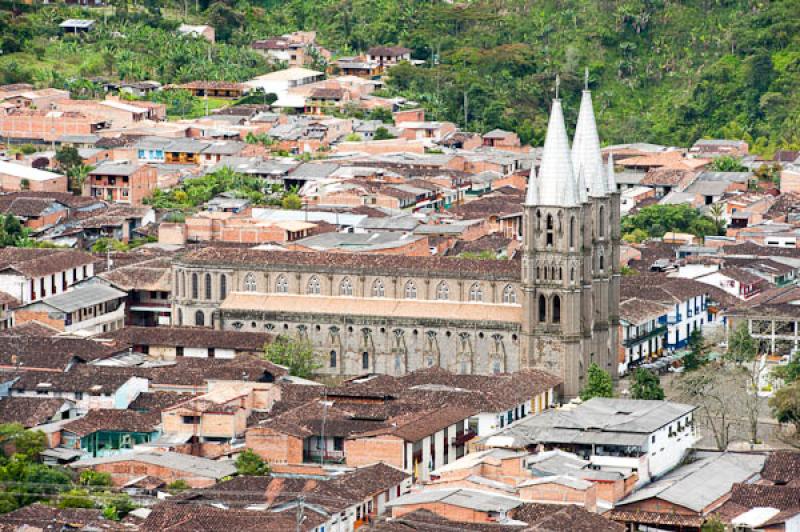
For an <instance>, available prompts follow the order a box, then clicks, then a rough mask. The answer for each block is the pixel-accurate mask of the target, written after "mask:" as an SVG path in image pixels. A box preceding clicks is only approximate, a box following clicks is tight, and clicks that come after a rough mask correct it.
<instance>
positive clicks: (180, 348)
mask: <svg viewBox="0 0 800 532" xmlns="http://www.w3.org/2000/svg"><path fill="white" fill-rule="evenodd" d="M175 356H176V357H182V356H183V346H182V345H179V346H176V347H175Z"/></svg>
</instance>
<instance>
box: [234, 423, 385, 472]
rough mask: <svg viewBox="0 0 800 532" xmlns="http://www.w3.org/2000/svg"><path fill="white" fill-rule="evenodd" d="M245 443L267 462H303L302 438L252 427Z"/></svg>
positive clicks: (264, 428) (246, 435)
mask: <svg viewBox="0 0 800 532" xmlns="http://www.w3.org/2000/svg"><path fill="white" fill-rule="evenodd" d="M245 444H246V446H247V448H248V449H252V450H253V452H254V453H256V454H257V455H259V456H260V457H261V458H263V459H264V460H266V461H267V462H277V463H279V464H302V463H303V440H302V439H300V438H297V437H295V436H291V435H289V434H285V433H282V432H278V431H276V430H272V429H270V428H266V427H253V428H251V429H249V430H248V431H247V433H246V434H245ZM374 461H375V460H373V462H374Z"/></svg>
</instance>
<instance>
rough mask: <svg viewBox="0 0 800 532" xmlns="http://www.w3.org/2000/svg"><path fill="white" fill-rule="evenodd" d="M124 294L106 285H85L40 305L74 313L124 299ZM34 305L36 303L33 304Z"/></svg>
mask: <svg viewBox="0 0 800 532" xmlns="http://www.w3.org/2000/svg"><path fill="white" fill-rule="evenodd" d="M125 296H126V293H125V292H123V291H122V290H117V289H116V288H112V287H110V286H108V285H106V284H102V283H94V284H87V285H83V286H80V287H78V288H75V289H73V290H70V291H69V292H64V293H63V294H57V295H55V296H50V297H48V298H46V299H43V300H42V301H41V303H44V304H46V305H49V306H51V307H53V308H56V309H58V310H60V311H62V312H75V311H76V310H79V309H82V308H86V307H90V306H92V305H98V304H100V303H104V302H106V301H111V300H112V299H117V298H120V297H125ZM34 304H36V303H34Z"/></svg>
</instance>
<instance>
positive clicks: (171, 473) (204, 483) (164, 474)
mask: <svg viewBox="0 0 800 532" xmlns="http://www.w3.org/2000/svg"><path fill="white" fill-rule="evenodd" d="M91 469H94V470H95V471H98V472H101V473H108V474H110V475H111V482H112V483H113V484H114V486H122V485H124V484H126V483H128V482H130V481H131V480H133V479H135V478H137V477H141V476H142V475H150V476H153V477H156V478H160V479H161V480H163V481H164V482H165V483H167V484H169V483H171V482H174V481H176V480H184V481H185V482H186V483H187V484H189V486H190V487H192V488H205V487H208V486H213V485H214V484H215V483H216V481H215V480H214V479H213V478H207V477H199V476H194V475H191V474H189V473H186V472H184V471H178V470H176V469H170V468H168V467H163V466H158V465H153V464H148V463H145V462H135V461H131V460H129V461H125V462H115V463H111V464H98V465H96V466H94V467H93V468H91Z"/></svg>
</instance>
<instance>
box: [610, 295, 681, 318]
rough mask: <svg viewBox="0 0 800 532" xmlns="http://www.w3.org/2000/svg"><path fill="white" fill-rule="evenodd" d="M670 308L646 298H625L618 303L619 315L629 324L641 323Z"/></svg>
mask: <svg viewBox="0 0 800 532" xmlns="http://www.w3.org/2000/svg"><path fill="white" fill-rule="evenodd" d="M671 308H672V307H671V306H670V307H668V306H667V305H664V304H662V303H657V302H655V301H651V300H648V299H639V298H631V299H625V300H624V301H622V302H621V303H620V305H619V317H620V318H621V319H623V320H625V321H627V322H628V323H631V324H637V323H643V322H645V321H649V320H654V319H656V318H658V317H659V316H663V315H666V314H667V313H669V311H670V310H671Z"/></svg>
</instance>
